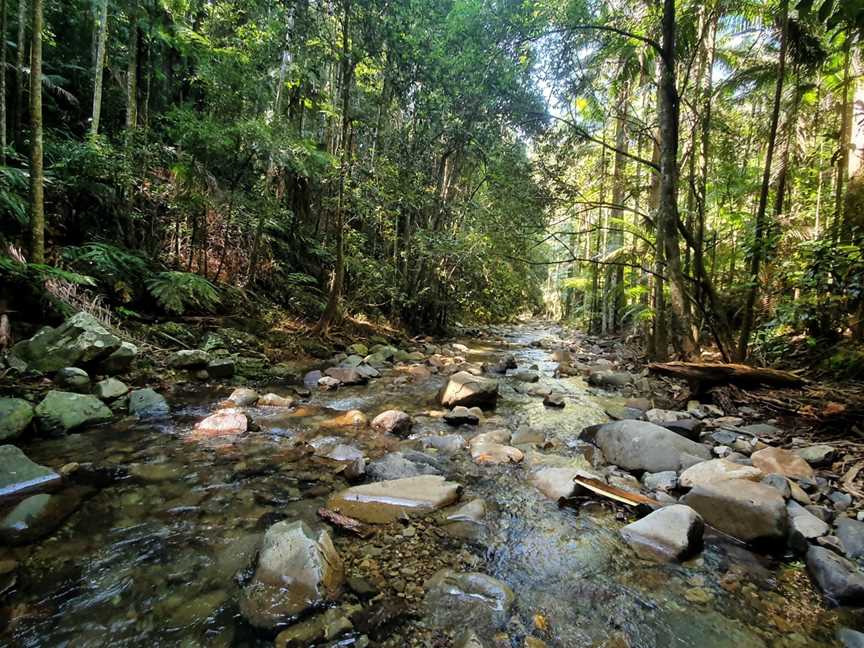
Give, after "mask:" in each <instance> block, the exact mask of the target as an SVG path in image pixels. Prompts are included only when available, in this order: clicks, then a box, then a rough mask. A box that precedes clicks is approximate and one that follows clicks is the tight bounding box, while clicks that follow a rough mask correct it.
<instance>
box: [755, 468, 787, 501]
mask: <svg viewBox="0 0 864 648" xmlns="http://www.w3.org/2000/svg"><path fill="white" fill-rule="evenodd" d="M762 483H763V484H765V485H766V486H770V487H771V488H773V489H775V490H776V491H777V492H778V493H780V495H781V496H782V497H783V499H789V498H790V497H792V489H791V488H790V486H789V480H788V479H786V478H785V477H784V476H783V475H777V474H773V475H765V477H763V478H762Z"/></svg>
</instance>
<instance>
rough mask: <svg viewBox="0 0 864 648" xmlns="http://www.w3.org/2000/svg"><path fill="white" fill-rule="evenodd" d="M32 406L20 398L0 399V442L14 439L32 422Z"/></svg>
mask: <svg viewBox="0 0 864 648" xmlns="http://www.w3.org/2000/svg"><path fill="white" fill-rule="evenodd" d="M33 416H34V412H33V406H32V405H31V404H30V403H28V402H27V401H26V400H24V399H22V398H0V441H6V440H11V439H15V438H17V437H19V436H21V434H22V433H23V432H24V431H25V430H26V429H27V428H28V427H30V423H31V421H32V420H33Z"/></svg>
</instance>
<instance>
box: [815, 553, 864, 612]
mask: <svg viewBox="0 0 864 648" xmlns="http://www.w3.org/2000/svg"><path fill="white" fill-rule="evenodd" d="M807 571H809V572H810V575H811V576H812V577H813V580H815V581H816V584H817V585H819V589H821V590H822V593H823V594H824V595H825V597H826V598H827V599H828V600H829V601H830V602H831V603H833V604H834V605H850V606H855V607H861V606H862V605H864V574H861V572H859V571H858V569H857V567H856V566H855V564H854V563H853V562H851V561H849V560H846V559H845V558H843V557H842V556H838V555H837V554H835V553H834V552H833V551H830V550H829V549H826V548H824V547H817V546H815V545H813V546H811V547H810V549H808V550H807Z"/></svg>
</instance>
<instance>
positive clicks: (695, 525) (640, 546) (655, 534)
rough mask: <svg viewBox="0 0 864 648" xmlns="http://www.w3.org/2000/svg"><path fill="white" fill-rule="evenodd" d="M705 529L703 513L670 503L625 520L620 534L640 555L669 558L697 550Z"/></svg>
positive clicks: (688, 554) (662, 560)
mask: <svg viewBox="0 0 864 648" xmlns="http://www.w3.org/2000/svg"><path fill="white" fill-rule="evenodd" d="M704 529H705V525H704V523H703V522H702V517H701V516H700V515H699V514H698V513H697V512H696V511H694V510H693V509H692V508H690V507H689V506H684V505H683V504H673V505H672V506H667V507H665V508H661V509H658V510H657V511H654V512H653V513H650V514H649V515H646V516H645V517H644V518H642V519H641V520H637V521H636V522H633V523H631V524H628V525H627V526H625V527H624V528H623V529H621V536H622V537H623V538H624V540H626V541H627V544H629V545H630V546H631V547H632V548H633V550H634V551H635V552H636V554H637V555H638V556H639V557H640V558H645V559H646V560H656V561H658V562H668V561H673V560H682V559H684V558H687V557H688V556H690V555H692V554H693V553H695V552H696V551H698V550H699V548H700V547H701V546H702V532H703V531H704Z"/></svg>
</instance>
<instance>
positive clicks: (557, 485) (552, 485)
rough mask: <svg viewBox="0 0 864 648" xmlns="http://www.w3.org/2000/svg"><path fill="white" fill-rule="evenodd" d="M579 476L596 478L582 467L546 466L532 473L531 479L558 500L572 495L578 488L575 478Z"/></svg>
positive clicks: (536, 485)
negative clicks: (574, 481)
mask: <svg viewBox="0 0 864 648" xmlns="http://www.w3.org/2000/svg"><path fill="white" fill-rule="evenodd" d="M578 476H582V477H591V478H592V479H596V475H593V474H591V473H590V472H588V471H586V470H583V469H581V468H576V467H571V466H546V467H544V468H540V469H539V470H537V471H535V472H534V473H532V475H531V478H530V481H531V484H532V485H533V486H534V487H535V488H536V489H537V490H539V491H540V492H541V493H543V494H544V495H545V496H546V497H548V498H550V499H552V500H555V501H557V500H559V499H561V498H562V497H570V496H571V495H572V494H573V490H574V489H575V488H576V484H575V483H573V479H574V478H575V477H578Z"/></svg>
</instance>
